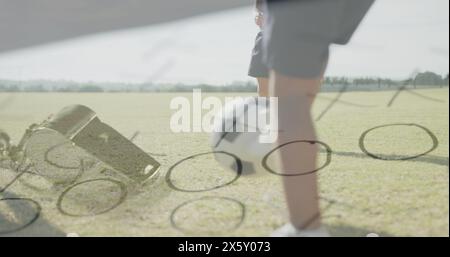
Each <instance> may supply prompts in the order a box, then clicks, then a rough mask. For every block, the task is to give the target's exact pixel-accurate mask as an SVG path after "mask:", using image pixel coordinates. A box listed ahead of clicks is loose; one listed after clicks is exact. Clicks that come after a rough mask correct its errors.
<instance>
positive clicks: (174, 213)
mask: <svg viewBox="0 0 450 257" xmlns="http://www.w3.org/2000/svg"><path fill="white" fill-rule="evenodd" d="M204 200H222V201H227V202H230V203H231V204H235V205H237V206H238V207H239V209H240V210H241V211H240V212H241V213H240V217H239V220H238V221H237V222H236V224H234V225H233V226H231V227H230V228H229V229H226V230H225V231H220V232H229V231H233V230H236V229H238V228H239V227H240V226H241V225H242V223H243V222H244V219H245V213H246V210H245V205H244V204H243V203H242V202H240V201H238V200H236V199H233V198H230V197H224V196H204V197H201V198H197V199H193V200H189V201H186V202H184V203H182V204H180V205H178V206H177V207H176V208H175V209H174V210H173V211H172V213H171V214H170V224H171V225H172V227H173V228H175V229H176V230H178V231H181V232H183V233H185V234H194V233H196V232H197V231H191V230H187V229H185V228H183V227H182V226H180V225H179V224H177V222H176V221H175V216H176V214H177V213H178V212H179V211H180V210H182V209H183V208H184V207H186V206H188V205H190V204H193V203H196V202H199V201H204Z"/></svg>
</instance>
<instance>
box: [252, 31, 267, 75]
mask: <svg viewBox="0 0 450 257" xmlns="http://www.w3.org/2000/svg"><path fill="white" fill-rule="evenodd" d="M248 75H249V76H250V77H254V78H268V77H269V69H268V68H267V66H266V64H265V63H264V61H263V32H262V31H261V32H259V33H258V34H257V35H256V39H255V47H254V48H253V51H252V58H251V60H250V67H249V69H248Z"/></svg>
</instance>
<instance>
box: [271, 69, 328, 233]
mask: <svg viewBox="0 0 450 257" xmlns="http://www.w3.org/2000/svg"><path fill="white" fill-rule="evenodd" d="M320 81H321V80H320V78H318V79H311V80H306V79H300V78H294V77H286V76H283V75H281V74H279V73H277V72H272V74H271V79H270V95H271V96H276V97H279V98H278V101H279V107H278V108H279V109H278V113H279V129H280V133H279V137H278V143H279V144H283V143H287V142H290V141H294V140H310V141H315V140H316V133H315V128H314V124H313V120H312V117H311V106H312V103H313V101H314V98H315V95H316V94H317V92H318V91H319V88H320ZM280 154H281V162H282V172H284V173H285V174H286V175H289V174H296V173H306V172H308V171H313V170H315V169H316V158H317V145H314V144H307V143H296V144H291V145H289V146H286V147H282V148H281V149H280ZM283 184H284V188H285V194H286V200H287V205H288V210H289V216H290V221H291V223H292V224H293V225H294V226H295V227H296V228H298V229H306V228H309V229H313V228H317V227H318V226H320V214H319V199H318V188H317V187H318V186H317V175H316V174H315V173H312V174H308V175H300V176H284V177H283Z"/></svg>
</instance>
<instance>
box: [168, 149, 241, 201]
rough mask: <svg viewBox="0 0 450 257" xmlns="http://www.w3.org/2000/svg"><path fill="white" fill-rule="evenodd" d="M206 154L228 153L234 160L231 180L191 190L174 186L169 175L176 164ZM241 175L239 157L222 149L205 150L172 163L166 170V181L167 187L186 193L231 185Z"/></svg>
mask: <svg viewBox="0 0 450 257" xmlns="http://www.w3.org/2000/svg"><path fill="white" fill-rule="evenodd" d="M208 154H225V155H228V156H230V157H232V158H233V159H234V160H235V162H236V176H235V177H234V178H233V179H232V180H230V181H228V182H227V183H224V184H221V185H217V186H215V187H212V188H207V189H199V190H191V189H185V188H179V187H177V186H175V184H174V183H173V182H172V179H171V175H172V172H173V170H174V169H175V168H176V167H177V166H178V165H180V164H181V163H183V162H185V161H188V160H192V159H194V158H196V157H199V156H203V155H208ZM241 175H242V162H241V159H239V157H237V156H236V155H234V154H231V153H228V152H224V151H213V152H206V153H199V154H195V155H191V156H188V157H186V158H184V159H182V160H180V161H178V162H177V163H175V164H174V165H172V166H171V167H170V168H169V170H168V171H167V174H166V182H167V184H168V185H169V187H170V188H172V189H174V190H177V191H181V192H187V193H198V192H206V191H211V190H215V189H218V188H222V187H225V186H228V185H231V184H232V183H234V182H235V181H236V180H238V179H239V177H240V176H241Z"/></svg>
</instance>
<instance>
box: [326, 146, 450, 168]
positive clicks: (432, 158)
mask: <svg viewBox="0 0 450 257" xmlns="http://www.w3.org/2000/svg"><path fill="white" fill-rule="evenodd" d="M320 152H321V153H326V151H325V150H322V149H321V150H320ZM333 154H334V155H338V156H344V157H353V158H363V159H364V158H365V159H368V158H370V159H374V158H372V157H370V156H368V155H366V154H365V153H355V152H344V151H333ZM384 157H386V158H387V157H389V158H390V159H401V158H406V157H408V156H406V155H386V156H384ZM390 161H402V160H390ZM403 161H408V162H425V163H429V164H436V165H441V166H448V164H449V158H448V157H442V156H436V155H424V156H420V157H418V158H415V159H410V160H403Z"/></svg>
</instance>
